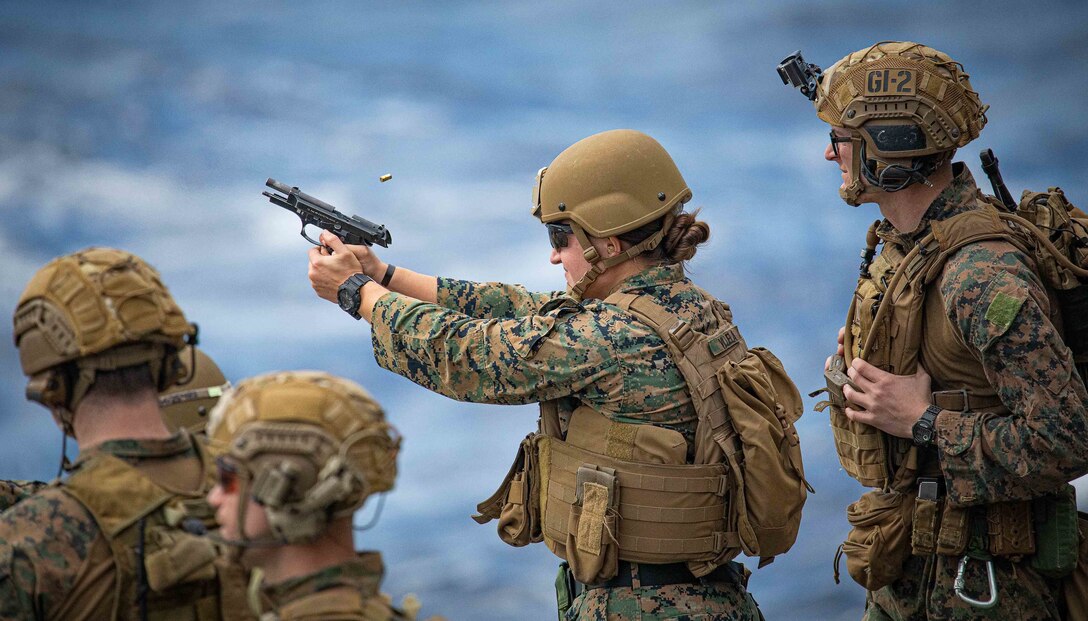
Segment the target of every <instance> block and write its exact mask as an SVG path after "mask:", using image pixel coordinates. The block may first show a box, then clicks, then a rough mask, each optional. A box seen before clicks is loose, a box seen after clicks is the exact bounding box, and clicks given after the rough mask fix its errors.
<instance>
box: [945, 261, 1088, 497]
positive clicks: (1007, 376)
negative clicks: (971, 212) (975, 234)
mask: <svg viewBox="0 0 1088 621" xmlns="http://www.w3.org/2000/svg"><path fill="white" fill-rule="evenodd" d="M1007 248H1008V246H1005V245H1002V244H995V243H982V244H973V245H971V246H968V247H967V248H965V249H964V250H963V251H961V252H960V253H958V254H957V255H955V256H953V257H952V259H951V260H949V262H948V264H947V266H946V268H945V272H944V280H943V281H942V283H941V293H942V295H943V297H944V302H945V309H946V312H947V315H948V317H949V319H950V320H951V321H952V322H953V325H955V326H956V327H957V328H958V332H959V334H960V335H961V336H962V338H963V340H964V342H965V343H966V344H967V345H968V347H969V348H971V350H972V351H974V352H976V354H977V356H978V357H979V360H980V361H981V363H982V366H983V368H984V370H985V373H986V377H987V379H988V380H989V382H990V384H991V385H992V386H993V387H994V389H995V391H996V392H997V395H998V396H999V397H1000V399H1001V401H1002V402H1003V403H1004V404H1005V406H1006V407H1008V408H1009V410H1011V412H1009V413H1007V414H972V413H970V412H968V413H965V414H961V413H958V412H957V413H955V414H954V415H952V414H950V413H948V412H942V413H941V415H940V416H938V417H937V429H938V433H937V440H938V447H939V448H940V461H941V468H942V469H943V471H944V474H945V477H946V479H947V482H948V493H949V496H950V497H951V498H952V499H953V501H954V502H956V503H959V504H963V505H975V504H983V503H991V502H1001V501H1008V500H1023V499H1028V498H1032V497H1036V496H1039V495H1041V494H1044V493H1049V492H1053V491H1056V490H1057V489H1059V488H1060V486H1061V485H1062V484H1063V483H1066V482H1068V481H1070V480H1072V479H1074V478H1076V477H1079V476H1081V475H1083V474H1085V473H1086V472H1088V421H1086V409H1088V394H1086V392H1085V387H1084V384H1083V383H1082V381H1081V380H1080V379H1079V376H1078V375H1077V373H1076V371H1075V369H1074V367H1073V356H1072V353H1071V352H1070V350H1069V348H1068V347H1066V345H1065V344H1064V343H1063V342H1062V340H1061V337H1060V336H1059V334H1058V331H1057V329H1056V328H1055V327H1054V325H1053V323H1051V320H1050V318H1049V310H1050V301H1049V299H1048V297H1047V292H1046V290H1045V289H1044V287H1043V284H1042V282H1041V281H1040V280H1039V278H1038V277H1037V276H1036V275H1035V274H1034V272H1033V271H1032V270H1031V269H1030V267H1029V266H1028V265H1027V263H1026V259H1025V258H1024V257H1023V255H1021V254H1020V253H1018V252H1013V251H1009V250H1007Z"/></svg>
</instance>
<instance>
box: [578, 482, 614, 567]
mask: <svg viewBox="0 0 1088 621" xmlns="http://www.w3.org/2000/svg"><path fill="white" fill-rule="evenodd" d="M580 489H581V490H582V518H581V519H580V520H579V521H578V536H577V537H576V538H575V539H576V541H577V542H578V549H579V550H581V551H582V552H586V553H588V554H595V555H599V554H600V553H601V545H602V543H603V541H604V530H605V527H604V518H605V513H606V511H607V510H608V503H609V495H610V494H609V490H608V488H607V487H605V486H604V485H601V484H600V483H593V482H591V481H586V482H585V483H582V486H581V488H580Z"/></svg>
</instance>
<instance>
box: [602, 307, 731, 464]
mask: <svg viewBox="0 0 1088 621" xmlns="http://www.w3.org/2000/svg"><path fill="white" fill-rule="evenodd" d="M707 297H710V296H709V295H708V296H707ZM604 301H605V303H606V304H612V305H614V306H617V307H619V308H620V309H622V310H623V311H625V312H627V313H629V314H631V315H632V316H634V318H635V319H636V320H638V321H639V322H641V323H644V324H646V325H648V326H650V327H651V328H653V329H654V332H656V333H657V335H658V336H659V337H661V340H663V341H665V345H666V346H668V348H669V353H670V354H671V355H672V359H673V363H675V364H676V366H677V368H679V369H680V373H681V375H683V377H684V382H685V383H686V384H687V385H688V391H689V392H690V393H691V401H692V405H693V406H694V408H695V412H696V414H697V415H698V417H699V419H700V420H703V421H706V423H708V424H709V426H710V429H711V437H712V438H713V439H714V442H715V443H716V444H717V445H718V446H719V447H720V448H721V450H722V451H723V452H724V453H725V454H726V455H727V456H735V457H736V459H737V460H739V461H743V455H742V452H741V444H740V438H739V437H738V436H737V432H736V430H735V429H734V428H733V423H732V421H731V419H730V418H729V412H728V410H727V408H726V406H725V400H724V398H723V397H722V395H721V384H719V383H718V378H717V370H718V367H720V366H721V365H722V364H725V362H726V360H732V361H734V362H740V361H741V360H743V359H744V357H745V355H746V354H747V351H748V347H747V345H746V344H745V342H744V338H743V337H741V335H740V330H739V329H738V328H737V326H736V325H734V324H733V322H732V321H730V320H729V317H728V312H727V311H726V312H723V313H720V316H719V322H720V324H721V325H720V326H719V329H718V330H717V331H716V332H715V333H714V334H712V335H709V336H704V335H702V334H700V333H698V332H696V331H695V330H692V328H691V324H690V323H689V322H687V321H685V320H683V319H681V318H680V317H677V316H676V314H675V313H673V312H672V311H670V310H668V309H667V308H665V307H664V306H662V305H661V304H659V303H658V302H657V301H656V300H655V299H654V298H653V297H651V296H648V295H639V294H634V293H622V292H618V293H613V294H612V295H610V296H608V298H606V299H605V300H604ZM698 438H699V436H698V435H697V436H696V439H698ZM705 453H706V452H705V451H704V450H701V447H700V446H698V445H697V446H696V447H695V455H696V463H704V461H703V460H700V459H699V456H700V455H701V454H705ZM727 461H728V460H727Z"/></svg>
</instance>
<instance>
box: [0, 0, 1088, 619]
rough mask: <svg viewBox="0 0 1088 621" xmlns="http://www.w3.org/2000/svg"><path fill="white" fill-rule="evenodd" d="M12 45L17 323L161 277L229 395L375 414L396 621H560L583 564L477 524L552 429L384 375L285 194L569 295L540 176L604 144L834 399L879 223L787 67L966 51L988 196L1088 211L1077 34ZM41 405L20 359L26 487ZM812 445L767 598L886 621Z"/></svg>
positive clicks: (568, 7) (70, 29)
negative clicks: (865, 608) (560, 603)
mask: <svg viewBox="0 0 1088 621" xmlns="http://www.w3.org/2000/svg"><path fill="white" fill-rule="evenodd" d="M0 15H2V16H3V18H4V27H3V28H2V29H0V221H2V223H3V225H2V227H0V264H2V265H3V269H2V270H0V300H2V301H3V308H6V309H8V311H10V310H11V309H13V308H14V306H15V303H16V300H17V298H18V295H19V293H20V292H21V291H22V288H23V286H24V284H25V283H26V281H27V280H28V278H29V277H30V275H31V274H32V273H33V272H34V270H35V269H37V267H39V266H40V265H41V264H43V263H45V262H46V261H47V260H48V259H50V258H52V257H53V256H56V255H58V254H61V253H66V252H71V251H74V250H77V249H80V248H82V247H85V246H88V245H109V246H117V247H122V248H126V249H129V250H132V251H134V252H136V253H138V254H140V255H142V256H144V257H145V258H147V259H148V260H149V261H150V262H151V263H152V264H154V265H155V266H156V267H158V268H159V270H160V271H161V272H162V274H163V277H164V279H165V281H166V282H167V283H168V285H169V286H170V287H171V289H172V291H173V292H174V294H175V296H176V298H177V299H178V301H179V303H180V304H181V305H182V306H183V308H184V309H185V310H186V312H187V313H188V315H189V316H190V318H192V319H194V320H195V321H197V322H199V323H200V325H201V334H202V336H203V344H204V346H205V349H206V350H207V351H208V352H209V353H210V354H211V355H212V356H214V357H215V358H216V360H217V361H218V362H219V364H220V366H222V368H223V369H224V370H225V372H226V373H227V375H228V376H229V377H230V378H231V379H234V380H238V379H241V378H243V377H246V376H249V375H253V374H256V373H261V372H265V371H271V370H279V369H294V368H316V369H323V370H328V371H331V372H334V373H337V374H340V375H344V376H346V377H349V378H351V379H354V380H356V381H358V382H360V383H361V384H363V385H364V386H366V387H367V388H368V389H369V390H371V392H373V393H374V394H375V395H376V396H377V397H378V399H379V400H380V401H381V402H382V403H383V404H384V405H385V406H386V408H387V411H388V412H389V416H390V418H391V419H392V421H393V422H394V423H395V424H396V425H397V426H398V427H399V428H400V430H401V432H402V433H403V435H404V436H405V438H406V440H405V445H404V451H403V454H402V457H401V462H400V467H401V476H400V480H399V485H398V488H397V490H396V491H395V492H394V493H393V494H391V495H390V496H389V499H388V502H387V504H386V506H385V509H384V512H383V515H382V518H381V520H380V522H379V525H378V526H377V527H376V528H374V529H373V530H371V531H367V532H366V533H363V534H362V535H361V536H360V539H359V544H360V545H361V546H364V547H373V548H378V549H381V550H382V551H383V552H384V553H385V554H386V560H387V563H388V565H389V577H388V580H387V582H386V590H387V591H389V592H390V593H391V594H393V595H394V597H395V598H398V599H399V597H400V596H402V595H403V594H405V593H408V592H414V593H416V594H418V595H419V596H420V598H421V599H422V600H423V602H424V605H425V611H427V612H430V613H441V614H444V615H446V616H447V617H448V618H450V619H482V620H498V619H519V620H521V619H526V620H544V619H552V618H554V614H555V613H554V594H553V592H552V587H551V584H552V581H553V578H554V572H555V567H556V560H555V559H554V557H552V556H551V555H550V554H549V553H548V552H547V551H546V550H545V549H544V548H543V547H541V546H530V547H528V548H524V549H517V550H515V549H512V548H509V547H507V546H505V545H504V544H502V543H501V542H500V541H499V540H498V539H497V538H496V537H495V536H494V533H493V532H492V530H491V527H490V526H487V527H480V526H477V525H476V524H475V523H474V522H472V521H471V520H469V519H468V515H469V514H471V513H472V512H473V511H474V508H475V503H476V502H477V501H479V500H481V499H483V498H485V497H486V496H488V495H489V494H490V493H491V491H492V490H493V489H494V487H495V486H496V485H497V484H498V482H499V479H500V478H501V476H502V475H503V473H505V471H506V468H507V466H508V465H509V460H510V459H512V458H513V453H514V450H515V448H516V444H517V442H518V440H519V439H520V438H521V437H522V436H523V435H524V434H525V433H526V432H527V431H529V430H530V429H531V428H532V427H533V424H534V421H535V412H534V410H533V409H532V408H530V407H499V406H474V405H467V404H460V403H455V402H453V401H450V400H448V399H445V398H443V397H439V396H436V395H434V394H431V393H428V392H426V391H424V390H423V389H421V388H418V387H416V386H414V385H412V384H411V383H409V382H407V381H405V380H403V379H401V378H399V377H396V376H393V375H391V374H389V373H387V372H384V371H382V370H381V369H379V368H377V367H376V365H375V364H374V362H373V358H372V357H371V354H370V341H369V332H368V329H367V327H366V326H365V325H363V324H360V323H356V322H354V321H352V320H351V319H350V318H349V317H347V316H346V315H345V314H344V313H342V312H341V311H340V310H339V309H337V308H336V307H335V306H333V305H330V304H328V303H325V302H322V301H320V300H318V299H317V298H316V297H315V296H314V295H313V293H312V291H311V289H310V287H309V284H308V282H307V280H306V277H305V276H306V257H305V252H306V249H307V244H306V243H305V242H304V241H303V240H301V238H299V237H298V230H297V223H296V221H295V220H294V219H293V217H292V216H291V215H290V214H288V213H285V212H283V211H282V210H278V209H277V208H275V207H273V206H271V205H269V204H268V203H267V202H266V201H265V200H264V199H263V198H262V197H261V196H260V191H261V190H262V189H263V182H264V179H265V178H266V177H270V176H271V177H275V178H277V179H279V180H281V181H285V182H288V183H292V184H297V185H299V186H301V187H302V188H303V189H304V190H305V191H307V192H309V193H311V194H314V195H316V196H319V197H321V198H322V199H324V200H326V201H328V202H331V203H332V204H334V205H337V206H339V207H341V208H342V209H343V210H345V211H348V212H350V213H358V214H360V215H363V216H364V217H366V218H368V219H371V220H374V221H376V222H381V223H384V224H386V225H387V226H388V227H389V228H390V230H391V231H392V232H393V239H394V244H393V247H392V248H391V249H389V250H387V251H385V252H384V253H383V258H385V259H387V260H389V261H391V262H393V263H396V264H398V265H405V266H408V267H411V268H413V269H416V270H418V271H422V272H427V273H437V274H441V275H448V276H456V277H462V278H470V279H476V280H500V281H511V282H520V283H523V284H526V285H528V286H530V287H534V288H538V289H542V290H544V289H548V290H550V289H554V288H557V287H561V286H562V274H561V271H560V270H559V269H558V268H556V267H554V266H551V265H549V264H548V261H547V256H548V252H549V249H548V245H547V239H546V236H545V235H544V231H543V230H542V228H541V227H539V225H538V224H536V222H535V220H533V219H531V218H530V216H529V197H530V189H531V182H532V176H533V173H534V172H535V171H536V170H537V169H538V168H540V167H541V166H544V165H546V164H547V163H548V162H549V161H550V160H551V159H552V158H553V157H554V156H555V155H556V154H558V153H559V152H560V151H561V150H562V149H563V148H565V147H566V146H568V145H569V144H571V143H573V142H574V141H576V140H578V139H580V138H583V137H585V136H587V135H589V134H592V133H595V132H598V131H603V130H606V129H613V128H619V127H631V128H635V129H640V130H642V131H645V132H647V133H649V134H651V135H653V136H654V137H656V138H657V139H658V140H659V141H660V142H661V143H662V144H663V145H664V146H665V147H666V148H667V149H668V150H669V151H670V152H671V153H672V155H673V157H674V158H675V160H676V161H677V163H678V165H679V166H680V169H681V170H682V171H683V173H684V175H685V178H686V179H687V181H688V183H689V185H690V187H691V188H692V189H693V190H694V195H695V198H694V202H693V203H692V204H693V205H697V206H702V207H703V212H702V214H703V217H704V219H706V220H707V221H708V222H709V223H710V224H711V229H712V239H711V243H710V244H709V245H708V246H707V247H705V248H704V249H701V250H700V251H699V254H698V256H697V257H696V259H695V260H694V261H693V262H692V264H691V270H690V271H691V274H692V277H693V278H694V279H695V280H696V281H697V282H699V283H700V284H701V285H702V286H704V287H706V288H707V289H709V290H710V291H712V292H713V293H715V294H716V295H718V296H720V297H721V298H722V299H724V300H726V301H728V302H729V303H730V304H731V305H732V307H733V310H734V313H735V317H736V319H737V322H738V323H739V325H740V326H741V328H742V329H743V330H744V333H745V335H746V338H747V340H748V342H749V343H750V344H761V345H765V346H767V347H770V348H771V349H773V350H774V351H775V352H777V353H778V354H779V356H780V357H781V358H782V360H783V361H784V362H785V364H786V367H787V369H788V370H789V371H790V372H791V374H793V375H794V377H795V378H796V380H797V383H798V385H799V386H800V387H801V388H802V391H807V390H811V389H813V388H816V387H818V386H819V385H820V384H821V376H820V369H821V365H822V361H823V359H824V357H825V356H826V355H827V353H829V350H830V349H831V348H832V347H833V346H834V336H835V333H836V330H837V328H838V326H839V325H840V324H841V322H842V318H843V316H844V313H845V309H846V302H847V300H848V299H849V295H850V292H851V290H852V287H853V282H854V276H855V274H856V267H857V261H858V259H857V252H858V250H859V249H860V247H861V246H862V244H863V242H864V231H865V229H866V227H867V226H868V224H869V223H870V222H871V221H872V220H873V219H874V218H877V217H878V215H877V212H876V211H875V209H874V208H873V206H871V205H869V206H863V207H860V208H858V209H853V208H849V207H847V206H845V205H844V204H843V203H842V202H841V201H840V200H839V199H838V196H837V194H836V188H837V186H838V183H839V174H838V171H837V169H836V168H835V167H834V166H833V165H831V164H829V163H827V162H825V161H824V160H823V158H822V152H823V149H824V146H825V143H826V135H827V134H826V127H825V126H824V125H823V124H821V123H820V122H819V121H818V120H817V119H816V118H815V115H814V113H813V110H812V108H811V106H810V105H809V104H808V102H806V101H805V100H804V99H803V98H802V97H800V96H799V95H797V94H796V93H795V92H792V91H791V90H790V89H787V88H786V87H784V86H783V85H782V84H781V82H780V81H779V78H778V76H777V75H776V74H775V71H774V66H775V65H776V64H777V62H778V61H779V60H780V59H781V58H782V57H783V56H785V55H786V54H788V53H790V52H792V51H794V50H795V49H798V48H801V49H802V50H803V51H804V54H805V56H806V58H807V59H808V60H810V61H812V62H817V63H820V64H822V65H824V66H827V65H829V64H831V63H832V62H834V61H835V60H837V59H838V58H840V57H841V56H843V55H845V54H846V53H848V52H851V51H853V50H855V49H858V48H861V47H863V46H865V45H868V44H869V43H872V42H874V41H877V40H881V39H911V40H918V41H921V42H924V43H927V44H929V45H932V46H934V47H937V48H938V49H941V50H944V51H946V52H948V53H949V54H951V55H952V56H953V57H954V58H956V59H957V60H959V61H961V62H962V63H963V64H964V65H965V66H966V68H967V70H968V71H969V72H970V73H971V79H972V83H973V85H974V87H975V89H976V90H978V91H979V92H980V93H981V95H982V98H983V101H984V102H985V103H988V104H990V105H991V108H990V110H989V112H988V117H989V120H990V124H989V126H988V127H987V128H986V129H985V130H984V132H983V134H982V137H981V138H980V139H979V140H978V141H976V142H975V143H973V144H972V145H970V146H969V147H967V148H965V149H964V150H963V152H962V154H961V155H962V159H964V160H965V161H967V162H968V163H969V164H970V165H971V166H972V168H973V169H974V170H975V172H976V177H980V176H981V173H979V169H978V166H977V151H978V150H979V149H981V148H984V147H992V148H994V149H995V151H996V152H997V153H998V155H999V157H1000V158H1001V163H1002V167H1003V170H1004V173H1005V179H1006V181H1007V182H1008V183H1009V185H1010V187H1011V188H1012V189H1013V192H1014V193H1018V192H1019V190H1020V189H1022V188H1026V187H1031V188H1043V187H1046V186H1049V185H1060V186H1062V187H1063V188H1064V189H1065V190H1066V192H1067V194H1068V195H1069V196H1070V198H1071V199H1072V200H1073V201H1074V202H1075V203H1079V204H1081V205H1084V204H1086V203H1088V182H1086V176H1085V174H1084V172H1085V167H1084V162H1085V160H1086V158H1088V122H1086V121H1085V118H1084V106H1085V103H1084V102H1085V101H1086V95H1088V86H1086V85H1088V62H1086V61H1088V44H1086V39H1085V37H1084V31H1085V26H1086V24H1088V5H1085V4H1083V3H1079V2H1072V1H1070V2H1050V1H1043V2H1034V3H1030V4H1025V3H1020V2H1012V1H1003V2H956V3H938V2H933V1H919V2H915V3H912V4H909V5H904V4H903V3H894V4H889V3H866V2H860V1H857V0H832V1H829V2H823V3H811V2H801V1H789V0H783V1H761V2H757V1H738V2H729V3H724V2H710V1H705V2H694V1H678V2H669V3H658V2H648V1H633V2H625V3H586V2H575V1H573V0H560V1H555V2H548V3H531V2H520V1H508V2H442V3H439V2H416V3H386V2H343V1H341V2H321V3H316V2H310V3H306V2H272V1H251V0H246V1H241V2H231V3H225V2H210V1H194V2H187V3H177V2H166V1H162V0H148V1H145V2H141V3H123V2H81V3H74V2H56V1H37V2H33V3H30V2H16V1H10V0H9V1H5V2H0ZM385 173H391V174H392V175H393V180H392V181H390V182H389V183H384V184H383V183H379V182H378V177H379V175H382V174H385ZM0 339H6V340H7V341H8V342H9V343H10V342H11V328H10V324H8V323H6V322H0ZM23 387H24V380H23V378H22V375H21V373H20V371H19V365H18V359H17V356H16V353H15V351H14V348H12V347H11V346H7V347H5V348H0V411H2V412H3V416H0V477H5V478H49V477H51V476H52V475H53V473H54V472H55V468H56V463H57V459H58V455H57V454H58V452H59V446H60V441H59V432H58V431H56V429H55V428H54V427H53V424H52V422H51V421H50V419H49V417H48V415H46V413H45V411H44V410H42V409H41V408H40V407H38V406H35V405H33V404H29V403H27V402H25V401H24V400H23V398H22V395H23ZM799 429H800V433H801V436H802V439H803V442H804V457H805V461H806V465H807V469H806V470H807V472H808V475H809V479H810V480H811V481H812V483H813V484H814V485H815V486H816V488H817V490H818V493H817V494H816V495H815V496H812V497H811V500H810V502H809V505H808V507H806V510H805V520H804V523H803V525H802V533H801V537H800V539H799V541H798V544H797V545H796V546H795V548H794V550H793V551H791V552H790V553H789V554H788V555H786V556H783V557H781V558H780V559H778V560H777V561H776V562H775V563H774V564H772V565H771V566H769V567H767V568H764V569H761V570H758V571H756V572H755V574H754V576H753V578H752V583H751V589H752V591H753V593H754V595H755V597H756V598H757V600H759V602H760V604H761V606H762V608H763V610H764V612H765V614H766V616H767V618H768V619H854V618H858V617H859V616H860V614H861V607H862V600H863V593H862V591H861V589H860V587H858V586H856V585H854V584H853V583H852V582H850V581H849V580H848V579H847V580H846V581H845V582H844V583H843V584H840V585H835V584H834V582H833V580H832V571H831V562H832V558H833V556H834V551H835V546H836V545H837V543H838V542H839V541H841V539H842V538H843V536H844V535H845V533H846V531H847V525H846V522H845V519H844V512H843V511H844V508H845V506H846V505H847V504H848V503H849V502H850V501H852V500H853V499H854V498H855V497H856V496H857V495H858V493H859V492H860V491H861V489H860V487H859V486H858V485H857V484H856V483H853V482H852V481H851V480H850V479H849V478H848V477H846V475H845V474H844V473H842V471H841V469H840V467H839V465H838V463H837V461H836V458H835V454H834V449H833V446H832V444H831V442H830V437H829V436H830V434H829V429H828V427H827V420H826V418H824V417H823V415H821V414H819V413H812V412H810V413H808V414H806V416H805V417H804V418H803V419H802V421H801V423H800V425H799ZM372 510H373V507H369V508H368V510H366V511H364V513H367V514H368V515H369V512H370V511H372ZM367 519H368V518H367V516H360V517H359V520H358V521H359V522H360V523H362V522H365V521H366V520H367ZM750 566H751V567H752V568H753V569H754V563H752V564H750Z"/></svg>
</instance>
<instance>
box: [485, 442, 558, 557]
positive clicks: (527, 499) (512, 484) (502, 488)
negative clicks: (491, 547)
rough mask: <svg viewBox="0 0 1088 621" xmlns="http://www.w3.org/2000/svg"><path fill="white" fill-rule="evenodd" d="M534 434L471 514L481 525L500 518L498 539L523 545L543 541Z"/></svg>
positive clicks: (519, 449) (514, 544) (515, 544)
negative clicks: (496, 484) (502, 477)
mask: <svg viewBox="0 0 1088 621" xmlns="http://www.w3.org/2000/svg"><path fill="white" fill-rule="evenodd" d="M535 438H536V435H535V434H530V435H528V436H526V437H525V439H524V440H522V441H521V445H520V446H519V447H518V454H517V456H516V457H515V458H514V463H513V464H512V465H511V466H510V471H509V472H507V473H506V477H505V478H504V479H503V482H502V484H500V485H499V489H498V490H496V491H495V493H494V494H492V495H491V497H490V498H488V499H487V500H485V501H483V502H481V503H480V504H478V505H476V510H477V514H476V515H473V516H472V519H473V520H476V522H477V523H478V524H486V523H488V522H490V521H491V520H494V519H497V520H498V533H499V539H502V540H503V541H504V542H506V543H508V544H510V545H512V546H514V547H521V546H524V545H528V544H530V543H536V542H538V541H541V540H543V538H544V536H543V534H542V533H541V532H540V506H539V504H538V503H539V498H540V492H539V487H538V486H539V476H538V475H539V471H538V468H537V454H536V448H535V446H534V439H535Z"/></svg>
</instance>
